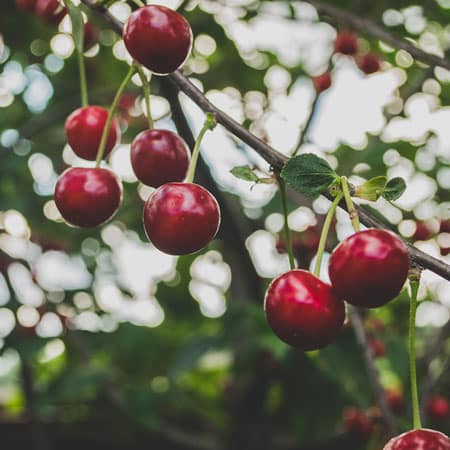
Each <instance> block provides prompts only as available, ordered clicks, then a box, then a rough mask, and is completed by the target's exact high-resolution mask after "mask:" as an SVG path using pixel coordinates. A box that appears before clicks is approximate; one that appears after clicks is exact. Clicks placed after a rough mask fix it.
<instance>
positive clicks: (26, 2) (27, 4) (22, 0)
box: [16, 0, 36, 12]
mask: <svg viewBox="0 0 450 450" xmlns="http://www.w3.org/2000/svg"><path fill="white" fill-rule="evenodd" d="M35 3H36V0H16V4H17V6H18V7H19V8H20V9H21V10H22V11H29V12H33V11H34V7H35Z"/></svg>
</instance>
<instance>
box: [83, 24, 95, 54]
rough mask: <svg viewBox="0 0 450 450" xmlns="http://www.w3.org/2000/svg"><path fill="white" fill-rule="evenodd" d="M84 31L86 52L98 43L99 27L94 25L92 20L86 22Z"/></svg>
mask: <svg viewBox="0 0 450 450" xmlns="http://www.w3.org/2000/svg"><path fill="white" fill-rule="evenodd" d="M83 32H84V34H83V48H84V51H85V52H86V51H88V50H89V49H90V48H92V47H93V46H94V45H95V44H96V43H97V40H98V29H97V28H96V27H94V25H92V23H91V22H86V23H85V24H84V28H83Z"/></svg>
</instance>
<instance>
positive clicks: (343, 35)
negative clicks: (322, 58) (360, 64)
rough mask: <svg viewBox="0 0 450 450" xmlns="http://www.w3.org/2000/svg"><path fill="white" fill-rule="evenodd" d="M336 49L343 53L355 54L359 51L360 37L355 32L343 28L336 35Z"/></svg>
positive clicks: (337, 51)
mask: <svg viewBox="0 0 450 450" xmlns="http://www.w3.org/2000/svg"><path fill="white" fill-rule="evenodd" d="M334 51H335V52H336V53H342V54H343V55H355V54H356V52H357V51H358V38H357V36H356V34H355V33H352V32H351V31H348V30H343V31H341V32H340V33H338V35H337V36H336V39H335V41H334Z"/></svg>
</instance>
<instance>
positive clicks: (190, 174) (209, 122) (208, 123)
mask: <svg viewBox="0 0 450 450" xmlns="http://www.w3.org/2000/svg"><path fill="white" fill-rule="evenodd" d="M215 126H216V119H215V118H214V115H213V114H212V113H207V114H206V120H205V123H204V124H203V128H202V129H201V130H200V133H199V134H198V137H197V140H196V141H195V145H194V149H193V150H192V156H191V162H190V163H189V168H188V171H187V175H186V183H193V182H194V176H195V169H196V167H197V161H198V156H199V154H200V144H201V143H202V140H203V137H204V136H205V134H206V132H207V131H208V130H212V129H213V128H214V127H215Z"/></svg>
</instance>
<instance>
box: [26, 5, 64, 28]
mask: <svg viewBox="0 0 450 450" xmlns="http://www.w3.org/2000/svg"><path fill="white" fill-rule="evenodd" d="M34 11H35V13H36V15H37V16H38V17H39V18H40V19H41V20H42V21H44V22H45V23H47V24H49V25H58V24H59V22H61V20H62V19H63V18H64V16H65V15H66V14H67V9H66V7H65V6H64V5H63V4H62V3H61V2H60V1H59V0H36V6H35V9H34Z"/></svg>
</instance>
